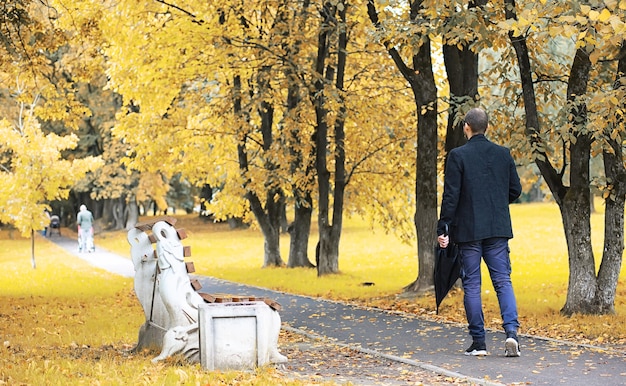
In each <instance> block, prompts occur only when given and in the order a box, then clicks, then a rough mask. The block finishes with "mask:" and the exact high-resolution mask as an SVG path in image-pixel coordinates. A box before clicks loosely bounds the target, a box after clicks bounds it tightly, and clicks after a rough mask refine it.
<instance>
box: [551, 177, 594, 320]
mask: <svg viewBox="0 0 626 386" xmlns="http://www.w3.org/2000/svg"><path fill="white" fill-rule="evenodd" d="M588 204H589V189H588V188H584V187H582V188H578V189H574V188H570V189H569V191H568V192H567V194H566V195H565V199H564V200H563V204H562V205H561V207H560V208H561V216H562V218H563V228H564V230H565V239H566V241H567V249H568V255H569V285H568V287H567V300H566V303H565V306H564V307H563V308H562V309H561V312H562V313H563V314H565V315H572V314H574V313H593V312H594V304H595V292H596V276H595V271H594V269H595V266H594V257H593V251H592V249H591V223H590V221H589V220H590V210H589V205H588Z"/></svg>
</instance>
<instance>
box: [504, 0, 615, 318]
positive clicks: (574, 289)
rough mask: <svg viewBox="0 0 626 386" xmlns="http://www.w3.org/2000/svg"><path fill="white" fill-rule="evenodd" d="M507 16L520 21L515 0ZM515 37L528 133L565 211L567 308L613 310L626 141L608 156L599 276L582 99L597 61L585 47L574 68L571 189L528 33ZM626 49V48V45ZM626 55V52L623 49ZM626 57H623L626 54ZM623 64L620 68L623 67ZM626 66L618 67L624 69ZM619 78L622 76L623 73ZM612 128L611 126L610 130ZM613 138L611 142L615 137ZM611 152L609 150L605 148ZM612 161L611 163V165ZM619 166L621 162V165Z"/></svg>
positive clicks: (569, 92) (537, 159) (510, 0)
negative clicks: (546, 139)
mask: <svg viewBox="0 0 626 386" xmlns="http://www.w3.org/2000/svg"><path fill="white" fill-rule="evenodd" d="M505 5H506V8H505V12H506V18H507V19H517V15H516V9H515V2H514V1H513V0H505ZM509 39H510V41H511V44H512V45H513V48H514V49H515V52H516V54H517V59H518V66H519V72H520V78H521V81H522V88H523V98H524V108H525V111H526V135H527V137H528V138H529V141H530V142H531V144H533V145H539V146H533V148H534V150H533V151H534V154H533V155H534V157H535V163H536V164H537V166H538V167H539V170H540V171H541V175H542V176H543V178H544V180H545V181H546V183H547V185H548V187H549V188H550V191H551V192H552V195H553V196H554V199H555V200H556V202H557V204H558V205H559V209H560V210H561V217H562V219H563V227H564V230H565V237H566V241H567V247H568V256H569V269H570V272H569V284H568V291H567V299H566V303H565V305H564V306H563V308H562V309H561V312H562V313H563V314H565V315H573V314H574V313H583V314H602V313H607V312H612V310H613V304H614V299H615V289H616V286H617V278H618V276H619V271H620V268H621V259H622V253H623V249H624V239H623V237H624V236H623V232H624V196H623V195H624V187H623V184H624V174H623V165H621V163H622V156H621V154H622V152H621V144H617V145H616V144H615V143H613V147H614V150H616V148H619V150H620V151H615V152H614V154H615V155H618V156H616V158H612V156H611V155H610V154H609V155H608V157H607V154H605V158H604V161H605V172H606V175H607V179H608V180H610V181H613V183H614V184H615V186H614V189H615V197H613V198H611V199H613V200H614V201H613V202H610V203H609V202H608V199H607V206H606V212H605V239H604V248H603V250H604V253H603V258H602V263H601V264H600V270H599V272H598V276H597V277H596V275H595V261H594V256H593V251H592V249H591V226H590V215H591V207H590V205H589V200H590V196H591V194H590V190H589V183H590V181H589V157H590V151H591V148H590V144H591V141H592V139H591V138H590V137H589V134H586V132H587V131H586V128H585V127H584V125H585V124H586V118H587V117H586V106H585V105H584V103H583V102H579V101H578V99H582V98H581V96H584V95H585V93H586V88H587V82H588V77H589V71H590V68H591V63H590V62H589V57H588V55H587V53H586V52H584V50H581V51H577V52H576V55H575V57H574V62H573V63H572V68H571V70H570V80H569V84H568V90H567V96H568V103H570V114H569V115H570V116H572V119H570V123H571V124H572V127H573V132H572V134H573V135H574V136H575V138H576V140H575V141H572V142H570V143H569V145H570V158H571V163H570V173H569V177H570V187H569V188H568V187H566V186H565V184H564V182H563V180H562V177H563V175H562V174H559V173H558V172H557V171H556V169H555V168H554V167H553V166H552V164H551V163H550V159H549V157H548V156H547V154H546V153H545V152H544V151H543V150H538V149H542V148H544V146H543V145H542V144H541V143H540V142H541V135H540V133H541V132H540V127H541V125H540V121H539V116H538V114H537V105H536V100H535V92H534V85H533V80H532V70H531V66H530V59H529V54H528V47H527V46H526V39H525V37H524V36H514V35H513V33H512V32H510V33H509ZM622 51H624V49H622ZM623 53H626V52H623ZM622 57H623V56H622ZM620 65H621V66H624V67H621V68H622V69H621V71H622V73H623V72H624V70H626V63H623V62H622V60H620ZM620 65H618V66H620ZM619 71H620V70H619V69H618V72H619ZM618 78H619V76H618ZM609 131H610V130H609ZM609 142H610V141H609ZM605 153H606V152H605ZM607 163H608V164H607ZM618 164H619V166H618Z"/></svg>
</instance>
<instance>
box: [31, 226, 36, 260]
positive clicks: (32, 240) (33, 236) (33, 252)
mask: <svg viewBox="0 0 626 386" xmlns="http://www.w3.org/2000/svg"><path fill="white" fill-rule="evenodd" d="M30 263H31V265H32V266H33V269H36V268H37V264H36V263H35V230H34V229H31V230H30Z"/></svg>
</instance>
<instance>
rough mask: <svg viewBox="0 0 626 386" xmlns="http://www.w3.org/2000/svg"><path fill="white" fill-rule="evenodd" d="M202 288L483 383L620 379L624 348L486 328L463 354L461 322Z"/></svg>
mask: <svg viewBox="0 0 626 386" xmlns="http://www.w3.org/2000/svg"><path fill="white" fill-rule="evenodd" d="M51 240H52V241H53V242H55V243H56V244H58V245H59V246H61V247H63V248H64V249H66V250H67V251H69V252H70V253H72V254H74V255H76V256H78V257H80V258H82V259H84V260H86V261H88V262H89V263H91V264H93V265H94V266H96V267H99V268H102V269H105V270H108V271H111V272H114V273H117V274H119V275H124V276H128V277H133V276H134V270H133V265H132V262H131V261H130V258H128V257H122V256H119V255H116V254H113V253H111V252H108V251H106V250H103V249H101V248H98V247H97V246H96V252H95V253H82V254H79V253H78V249H77V245H76V241H75V240H73V239H69V238H64V237H52V238H51ZM194 278H196V279H198V280H199V281H200V283H201V284H202V289H201V291H202V292H207V293H211V294H232V295H248V296H257V297H267V298H270V299H273V300H276V301H278V302H279V303H280V304H281V305H282V310H281V311H280V315H281V319H282V322H283V324H286V325H288V326H289V327H290V328H291V329H295V330H296V331H301V332H306V333H308V334H310V335H312V336H320V337H327V338H329V339H331V340H333V341H335V342H336V343H338V344H343V345H346V346H349V347H351V348H354V349H357V350H360V351H363V352H366V353H370V354H374V355H379V356H382V357H385V358H387V359H392V360H396V361H399V362H402V363H405V364H411V365H415V366H417V367H420V368H421V369H425V370H429V371H433V372H435V373H439V374H443V375H448V376H453V377H458V378H464V379H466V380H468V381H470V382H472V383H476V384H483V385H568V386H577V385H580V386H594V385H602V386H612V385H626V353H625V352H622V351H615V350H610V349H604V348H601V347H594V346H587V345H578V344H573V343H569V342H563V341H556V340H552V339H545V338H541V337H536V336H526V335H522V336H520V340H521V342H520V345H521V352H522V356H521V357H519V358H507V357H505V356H504V339H505V336H504V334H503V333H501V332H499V331H488V333H487V349H488V351H489V355H488V356H486V357H468V356H465V355H463V351H464V349H465V348H466V347H468V346H469V343H470V342H469V341H468V335H467V331H466V327H465V326H461V325H456V324H449V323H440V322H434V321H430V320H427V319H422V318H419V317H416V316H413V315H410V314H405V313H397V312H387V311H382V310H378V309H371V308H363V307H358V306H352V305H349V304H344V303H339V302H334V301H329V300H323V299H314V298H310V297H306V296H298V295H291V294H287V293H282V292H276V291H272V290H268V289H265V288H258V287H252V286H246V285H241V284H237V283H232V282H228V281H224V280H219V279H216V278H212V277H207V276H197V275H194Z"/></svg>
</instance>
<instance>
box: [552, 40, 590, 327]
mask: <svg viewBox="0 0 626 386" xmlns="http://www.w3.org/2000/svg"><path fill="white" fill-rule="evenodd" d="M590 70H591V62H590V60H589V56H588V55H587V53H586V52H585V51H584V50H578V51H577V52H576V55H574V61H573V62H572V67H571V69H570V76H569V82H568V85H567V100H568V103H569V116H570V117H571V118H570V119H569V122H570V125H571V127H572V128H571V131H572V134H573V135H574V137H575V138H576V140H575V141H571V142H570V143H569V153H570V177H569V180H570V187H569V190H568V192H567V194H565V197H564V199H563V202H562V204H561V205H560V208H561V216H562V218H563V227H564V230H565V239H566V241H567V249H568V255H569V270H570V272H569V284H568V287H567V299H566V301H565V305H564V306H563V308H562V309H561V313H563V314H565V315H573V314H574V313H583V314H592V313H595V304H596V301H595V297H596V286H597V281H596V274H595V260H594V256H593V249H592V247H591V207H590V206H589V199H590V195H591V193H590V189H589V185H590V182H591V179H590V177H589V163H590V158H591V143H592V138H591V136H590V134H588V133H587V129H586V126H587V106H586V104H585V102H584V101H582V98H581V97H582V96H584V95H585V94H586V92H587V83H588V81H589V71H590Z"/></svg>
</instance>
